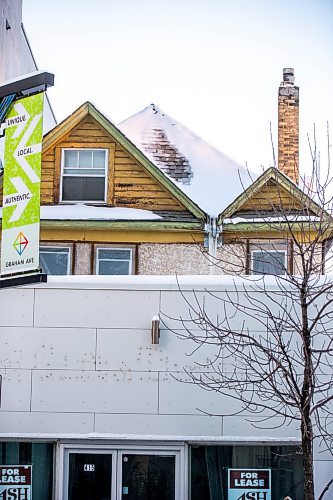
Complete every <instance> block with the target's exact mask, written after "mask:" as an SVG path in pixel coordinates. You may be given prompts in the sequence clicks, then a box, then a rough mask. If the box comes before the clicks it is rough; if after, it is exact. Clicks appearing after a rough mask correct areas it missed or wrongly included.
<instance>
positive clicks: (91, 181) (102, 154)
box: [61, 149, 108, 203]
mask: <svg viewBox="0 0 333 500" xmlns="http://www.w3.org/2000/svg"><path fill="white" fill-rule="evenodd" d="M107 156H108V155H107V150H106V149H63V151H62V182H61V201H74V202H77V201H82V202H92V203H94V202H97V203H103V202H105V201H106V177H107V175H106V172H107Z"/></svg>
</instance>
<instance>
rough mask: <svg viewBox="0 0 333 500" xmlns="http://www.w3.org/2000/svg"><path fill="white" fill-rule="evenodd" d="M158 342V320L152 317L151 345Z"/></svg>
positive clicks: (156, 317)
mask: <svg viewBox="0 0 333 500" xmlns="http://www.w3.org/2000/svg"><path fill="white" fill-rule="evenodd" d="M159 342H160V318H159V317H158V316H154V317H153V318H152V320H151V343H152V344H159Z"/></svg>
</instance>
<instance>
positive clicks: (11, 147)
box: [1, 93, 44, 275]
mask: <svg viewBox="0 0 333 500" xmlns="http://www.w3.org/2000/svg"><path fill="white" fill-rule="evenodd" d="M43 104H44V94H43V93H40V94H36V95H32V96H30V97H25V98H23V99H19V100H17V101H15V103H14V104H13V107H12V109H11V110H10V112H9V114H8V116H7V119H6V123H5V125H4V128H5V129H6V132H5V150H4V181H3V204H2V206H3V208H2V242H1V275H8V274H15V273H18V272H22V271H33V270H37V269H38V268H39V222H40V177H41V149H42V134H43V127H42V121H43Z"/></svg>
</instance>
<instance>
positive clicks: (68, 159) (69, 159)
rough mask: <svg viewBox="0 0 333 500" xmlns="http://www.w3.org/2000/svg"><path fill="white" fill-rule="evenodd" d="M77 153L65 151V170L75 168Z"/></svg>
mask: <svg viewBox="0 0 333 500" xmlns="http://www.w3.org/2000/svg"><path fill="white" fill-rule="evenodd" d="M77 159H78V151H65V168H67V167H68V168H76V167H77Z"/></svg>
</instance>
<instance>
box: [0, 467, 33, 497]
mask: <svg viewBox="0 0 333 500" xmlns="http://www.w3.org/2000/svg"><path fill="white" fill-rule="evenodd" d="M31 489H32V465H0V500H31V499H32V491H31Z"/></svg>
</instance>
